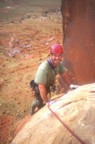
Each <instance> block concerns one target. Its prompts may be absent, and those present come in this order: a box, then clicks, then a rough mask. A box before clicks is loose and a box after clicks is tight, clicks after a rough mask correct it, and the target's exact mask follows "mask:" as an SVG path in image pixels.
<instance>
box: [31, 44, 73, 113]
mask: <svg viewBox="0 0 95 144" xmlns="http://www.w3.org/2000/svg"><path fill="white" fill-rule="evenodd" d="M63 53H64V50H63V47H62V46H61V45H60V44H53V45H52V46H51V47H50V57H49V58H48V60H46V61H44V62H42V63H41V65H40V66H39V68H38V70H37V73H36V76H35V79H34V81H31V82H30V86H31V87H32V88H33V86H34V91H35V97H36V99H35V100H34V101H33V103H32V114H33V113H34V112H35V108H38V109H40V108H41V107H43V105H44V104H46V103H48V102H50V100H49V97H48V94H49V93H50V87H51V86H53V85H54V81H55V77H56V75H58V74H59V75H61V76H62V78H63V79H64V81H65V83H66V84H67V85H68V86H69V85H70V84H71V80H70V79H69V76H68V74H67V70H66V68H65V67H64V65H63V63H62V59H63Z"/></svg>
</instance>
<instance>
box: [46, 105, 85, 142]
mask: <svg viewBox="0 0 95 144" xmlns="http://www.w3.org/2000/svg"><path fill="white" fill-rule="evenodd" d="M47 106H48V109H49V110H50V111H51V113H52V114H53V115H54V116H55V117H56V118H57V119H58V120H59V121H60V122H61V123H62V125H63V126H64V127H65V128H66V129H67V130H68V131H69V132H70V133H71V134H72V135H73V136H74V137H75V138H76V139H77V140H78V141H79V142H80V143H81V144H86V143H85V142H83V140H82V139H81V138H80V137H79V136H78V135H76V134H75V133H74V131H72V130H71V129H70V127H69V126H68V125H67V124H66V123H65V122H64V121H62V120H61V119H60V117H59V116H58V115H57V114H56V113H55V112H54V111H53V110H52V109H51V108H50V105H49V103H48V105H47Z"/></svg>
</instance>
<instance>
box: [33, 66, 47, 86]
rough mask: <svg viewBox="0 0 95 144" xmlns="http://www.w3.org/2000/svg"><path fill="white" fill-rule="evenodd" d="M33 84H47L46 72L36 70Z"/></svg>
mask: <svg viewBox="0 0 95 144" xmlns="http://www.w3.org/2000/svg"><path fill="white" fill-rule="evenodd" d="M35 82H36V83H37V84H38V83H42V84H46V83H47V72H46V71H45V70H43V69H38V71H37V73H36V76H35Z"/></svg>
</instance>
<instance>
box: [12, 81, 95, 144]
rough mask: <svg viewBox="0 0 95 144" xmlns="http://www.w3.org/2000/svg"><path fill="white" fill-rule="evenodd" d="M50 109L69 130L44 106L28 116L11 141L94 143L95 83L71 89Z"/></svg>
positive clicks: (22, 143) (19, 143) (15, 143)
mask: <svg viewBox="0 0 95 144" xmlns="http://www.w3.org/2000/svg"><path fill="white" fill-rule="evenodd" d="M50 109H52V110H53V111H54V113H56V115H57V116H58V117H59V118H60V119H61V121H63V123H64V124H65V125H66V126H67V128H68V129H70V130H71V132H72V133H70V132H69V131H68V130H67V129H66V127H64V125H63V124H62V123H61V122H60V121H59V120H58V119H57V118H56V117H55V116H54V115H53V114H52V113H51V111H50V110H49V109H48V107H47V106H45V107H44V108H42V109H41V110H40V111H38V112H37V113H36V114H34V115H33V116H32V117H31V119H30V121H29V122H28V123H26V125H25V126H24V127H23V128H22V130H21V131H20V132H19V133H18V134H17V136H16V137H15V138H14V140H13V141H12V143H11V144H80V143H82V144H83V143H84V144H94V143H95V83H93V84H87V85H84V86H80V87H79V88H78V89H76V90H73V91H70V92H69V93H68V94H65V95H64V96H62V97H61V98H59V99H57V100H55V103H54V104H52V105H51V106H50ZM77 138H79V139H77ZM80 141H81V142H80Z"/></svg>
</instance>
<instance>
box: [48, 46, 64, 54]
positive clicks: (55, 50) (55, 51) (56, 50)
mask: <svg viewBox="0 0 95 144" xmlns="http://www.w3.org/2000/svg"><path fill="white" fill-rule="evenodd" d="M50 53H51V54H63V47H62V46H61V45H60V44H53V45H52V46H51V47H50Z"/></svg>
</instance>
